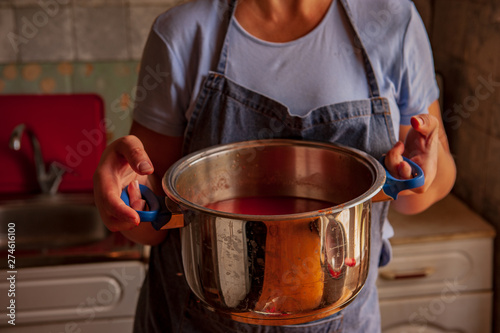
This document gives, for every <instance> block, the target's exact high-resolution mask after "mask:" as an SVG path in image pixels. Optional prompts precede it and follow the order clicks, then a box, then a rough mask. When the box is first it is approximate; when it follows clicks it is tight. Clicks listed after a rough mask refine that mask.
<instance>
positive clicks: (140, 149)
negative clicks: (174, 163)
mask: <svg viewBox="0 0 500 333" xmlns="http://www.w3.org/2000/svg"><path fill="white" fill-rule="evenodd" d="M116 151H117V153H118V154H119V155H121V156H123V157H124V158H125V160H126V161H127V162H128V164H129V165H130V167H131V168H132V169H133V170H134V171H135V172H137V173H138V174H140V175H149V174H151V173H153V171H154V168H153V164H152V163H151V160H150V159H149V156H148V154H147V153H146V151H145V150H144V146H143V144H142V142H141V140H139V139H138V138H137V137H136V136H133V135H128V136H126V137H123V138H122V139H121V140H119V141H117V144H116Z"/></svg>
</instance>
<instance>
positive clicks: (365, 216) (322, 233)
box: [182, 202, 370, 324]
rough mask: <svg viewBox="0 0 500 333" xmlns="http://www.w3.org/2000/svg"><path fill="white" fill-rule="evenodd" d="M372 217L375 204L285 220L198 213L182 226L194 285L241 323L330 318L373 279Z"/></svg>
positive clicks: (197, 291)
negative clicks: (369, 276)
mask: <svg viewBox="0 0 500 333" xmlns="http://www.w3.org/2000/svg"><path fill="white" fill-rule="evenodd" d="M369 214H370V202H365V203H363V204H361V205H357V206H355V207H351V208H349V209H346V210H343V211H341V212H337V213H332V214H326V215H324V216H317V217H313V218H304V219H297V220H284V221H242V220H234V219H228V218H223V217H215V216H208V215H204V216H203V217H201V216H196V215H192V216H190V217H191V218H193V220H196V221H198V222H195V223H189V224H188V226H187V227H185V228H184V229H183V230H182V244H183V249H182V251H183V260H184V263H185V270H186V277H187V278H188V283H189V285H190V287H191V288H192V290H193V291H194V292H195V294H196V295H197V296H198V297H199V298H200V299H201V300H204V301H205V302H206V303H207V304H208V305H210V306H212V307H214V308H216V309H219V310H221V309H222V311H224V310H225V311H227V313H228V314H230V315H231V316H232V317H233V319H235V320H239V321H244V322H245V321H249V322H252V323H255V322H256V321H257V320H258V321H261V322H262V323H265V324H278V323H279V322H281V321H283V320H287V321H290V320H292V321H296V320H299V321H301V320H300V318H302V317H307V318H308V319H307V321H309V320H311V317H312V318H313V319H314V317H316V316H318V318H320V317H324V316H326V315H328V314H331V313H334V312H336V311H339V310H341V309H342V308H343V307H345V306H346V305H347V304H348V303H349V302H350V301H351V300H352V298H353V297H354V296H355V295H356V294H357V293H358V292H359V291H360V290H361V287H362V285H363V283H364V281H365V279H366V274H367V273H368V266H367V265H368V261H369V258H368V257H369V237H368V231H369V223H370V221H369ZM200 218H203V222H200ZM200 223H201V224H202V225H200Z"/></svg>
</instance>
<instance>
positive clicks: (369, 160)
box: [162, 139, 386, 221]
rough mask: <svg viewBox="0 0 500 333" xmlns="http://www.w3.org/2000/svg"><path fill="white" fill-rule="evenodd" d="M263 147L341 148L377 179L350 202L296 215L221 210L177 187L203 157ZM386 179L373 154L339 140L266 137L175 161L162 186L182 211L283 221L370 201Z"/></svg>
mask: <svg viewBox="0 0 500 333" xmlns="http://www.w3.org/2000/svg"><path fill="white" fill-rule="evenodd" d="M262 146H266V147H268V146H302V147H311V148H323V149H326V150H335V151H341V152H342V153H344V154H346V155H350V156H353V157H355V158H356V159H357V160H359V161H360V162H362V163H364V164H365V165H366V166H368V167H369V168H370V169H371V171H372V174H373V175H374V177H373V179H374V180H373V183H372V185H371V186H370V188H369V189H368V190H367V191H365V192H364V193H363V194H362V195H360V196H358V197H356V198H354V199H352V200H349V201H347V202H344V203H341V204H338V205H335V206H332V207H329V208H325V209H322V210H317V211H310V212H302V213H294V214H283V215H250V214H236V213H228V212H223V211H218V210H214V209H210V208H207V207H205V206H202V205H199V204H196V203H194V202H191V201H189V200H187V199H185V198H183V197H182V196H181V195H180V194H179V192H178V191H177V190H176V188H175V181H176V178H177V176H178V175H179V172H180V171H182V170H184V169H186V168H188V167H189V166H190V165H193V164H195V163H199V162H200V160H202V159H204V158H207V157H209V156H212V155H217V154H221V153H224V152H226V151H231V150H235V149H241V148H245V149H249V148H254V149H258V148H259V147H262ZM385 181H386V172H385V169H384V167H383V166H382V165H381V164H380V162H379V161H377V160H376V159H375V158H374V157H373V156H371V155H369V154H367V153H365V152H363V151H361V150H359V149H356V148H352V147H348V146H344V145H341V144H336V143H335V144H334V143H327V142H318V141H307V140H296V139H264V140H249V141H240V142H234V143H228V144H219V145H215V146H210V147H207V148H204V149H201V150H198V151H196V152H193V153H191V154H188V155H186V156H184V157H183V158H181V159H180V160H178V161H177V162H175V163H174V164H172V166H171V167H170V168H169V169H168V170H167V172H166V173H165V174H164V176H163V179H162V187H163V190H164V192H165V194H166V195H167V197H168V198H169V199H170V200H172V201H173V202H174V203H176V204H177V205H179V206H180V208H181V210H189V209H194V210H197V211H201V212H203V213H204V214H209V215H216V216H218V217H224V218H228V219H237V220H246V221H250V220H257V221H280V220H298V219H308V218H316V217H318V216H325V215H330V214H333V213H337V212H341V211H343V210H344V209H347V208H351V207H354V206H357V205H359V204H361V203H364V202H366V201H368V200H371V199H372V198H373V197H374V196H375V195H376V194H377V193H378V192H380V191H381V190H382V187H383V186H384V184H385Z"/></svg>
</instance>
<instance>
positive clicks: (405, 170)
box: [384, 141, 412, 179]
mask: <svg viewBox="0 0 500 333" xmlns="http://www.w3.org/2000/svg"><path fill="white" fill-rule="evenodd" d="M404 151H405V146H404V144H403V143H402V142H401V141H399V142H397V143H396V144H395V145H394V147H392V149H391V150H389V151H388V152H387V154H386V156H385V161H384V162H385V167H386V168H387V170H388V171H389V173H390V174H391V175H392V176H393V177H395V178H399V179H410V178H411V177H412V174H411V166H410V165H409V164H408V163H407V162H405V161H404V160H403V153H404Z"/></svg>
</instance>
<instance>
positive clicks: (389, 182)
mask: <svg viewBox="0 0 500 333" xmlns="http://www.w3.org/2000/svg"><path fill="white" fill-rule="evenodd" d="M403 160H404V161H405V162H407V163H408V164H410V166H411V170H412V175H413V178H411V179H397V178H394V177H393V176H392V175H391V174H390V173H389V171H388V170H387V168H386V167H385V163H384V161H385V156H382V158H381V161H380V162H381V163H382V165H383V166H384V168H385V174H386V180H385V184H384V186H383V187H382V190H383V191H384V193H385V194H387V195H388V196H390V197H391V198H392V199H394V200H396V199H397V197H398V193H399V192H401V191H404V190H410V189H412V188H417V187H420V186H422V185H424V183H425V177H424V171H423V170H422V168H420V166H419V165H418V164H417V163H415V162H413V161H412V160H410V159H409V158H406V157H404V156H403Z"/></svg>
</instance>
